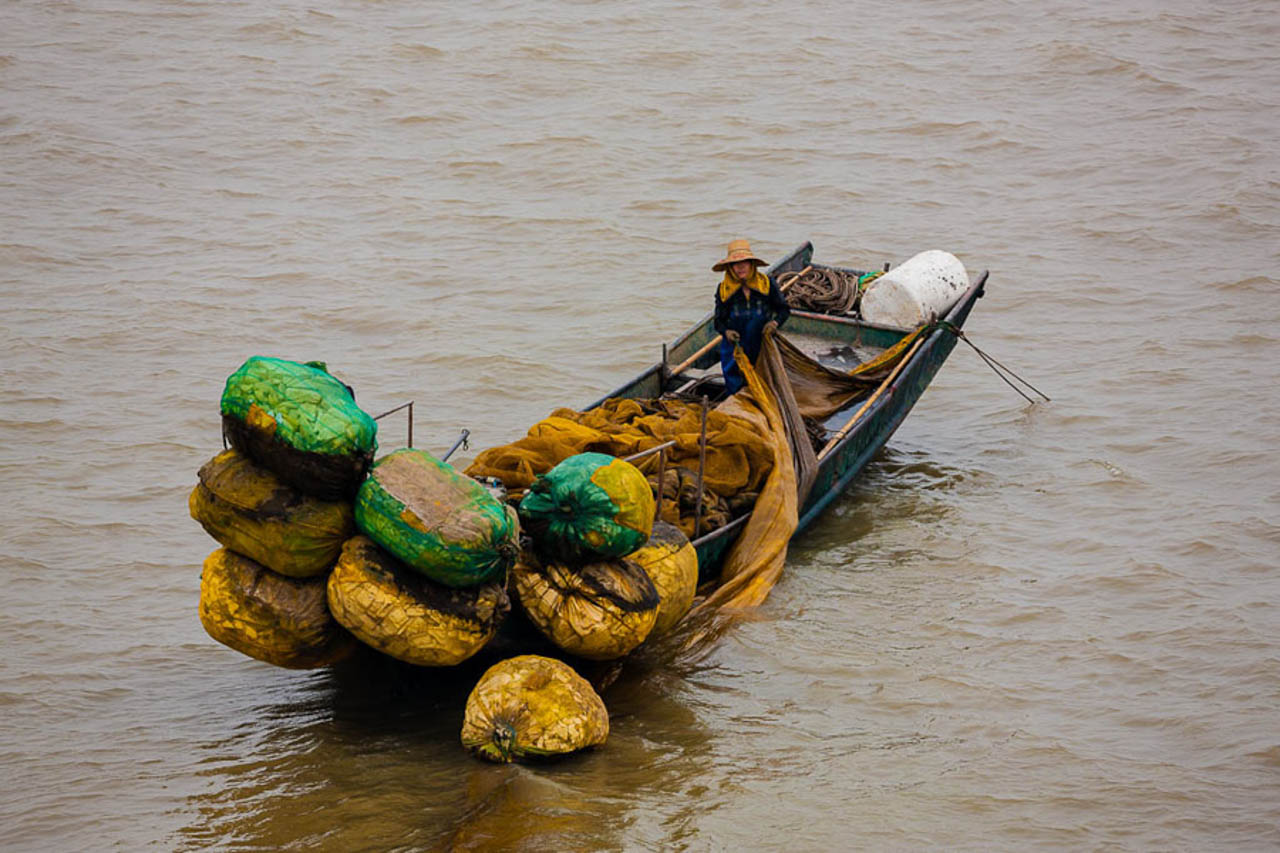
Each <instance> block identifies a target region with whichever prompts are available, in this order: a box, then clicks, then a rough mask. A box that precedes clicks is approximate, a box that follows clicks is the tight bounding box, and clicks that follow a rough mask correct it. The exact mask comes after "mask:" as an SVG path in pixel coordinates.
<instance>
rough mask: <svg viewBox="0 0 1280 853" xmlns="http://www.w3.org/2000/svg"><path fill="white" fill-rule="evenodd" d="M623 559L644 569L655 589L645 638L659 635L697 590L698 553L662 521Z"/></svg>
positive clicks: (681, 613) (680, 616) (678, 616)
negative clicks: (653, 612) (650, 624)
mask: <svg viewBox="0 0 1280 853" xmlns="http://www.w3.org/2000/svg"><path fill="white" fill-rule="evenodd" d="M627 561H628V562H631V563H635V564H636V565H637V566H639V567H640V568H642V569H644V572H645V574H647V575H648V576H649V580H651V581H653V586H654V589H656V590H657V591H658V617H657V619H656V620H655V621H654V624H653V630H652V631H650V632H649V637H660V636H662V635H663V634H665V633H667V632H668V631H670V630H671V629H672V628H673V627H675V624H676V623H677V622H679V621H680V620H681V619H683V618H684V616H685V614H686V613H688V612H689V608H690V607H691V606H692V605H693V597H694V595H695V593H697V591H698V552H697V551H696V550H694V547H693V545H692V544H691V543H690V542H689V538H688V537H687V536H685V535H684V534H683V533H681V532H680V530H679V528H677V527H676V526H675V525H673V524H668V523H667V522H665V521H659V522H656V523H655V524H654V525H653V535H652V536H650V537H649V541H648V542H646V543H645V544H644V547H643V548H640V549H639V550H638V551H635V552H633V553H631V554H628V555H627Z"/></svg>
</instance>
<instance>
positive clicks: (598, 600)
mask: <svg viewBox="0 0 1280 853" xmlns="http://www.w3.org/2000/svg"><path fill="white" fill-rule="evenodd" d="M513 579H514V581H515V586H516V592H517V594H518V595H519V596H520V605H521V607H523V608H524V611H525V613H526V614H527V615H528V617H529V621H530V622H532V623H533V624H534V625H535V626H536V627H537V629H538V630H539V631H541V632H542V633H543V634H544V635H545V636H546V637H547V639H549V640H550V641H551V642H553V643H555V644H556V645H557V646H559V647H560V648H562V649H564V650H565V651H566V652H569V653H570V654H573V655H578V656H579V657H584V658H591V659H592V660H611V659H613V658H619V657H622V656H623V655H625V654H627V653H628V652H630V651H631V650H632V649H634V648H635V647H636V646H638V645H640V644H641V643H643V642H644V640H645V637H647V636H649V632H650V631H652V630H653V625H654V623H655V622H656V621H657V619H658V591H657V589H655V588H654V585H653V581H651V580H649V576H648V575H647V574H645V573H644V570H643V569H641V568H640V567H639V566H637V565H636V564H635V563H632V562H629V561H627V560H608V561H601V562H597V563H587V564H586V565H584V566H582V567H581V568H576V569H571V568H568V567H567V566H563V565H559V564H556V563H551V562H548V563H543V562H541V561H540V560H538V558H537V557H536V556H535V555H534V554H532V553H531V552H529V551H527V550H526V551H522V552H521V554H520V559H519V560H518V561H516V568H515V571H514V573H513Z"/></svg>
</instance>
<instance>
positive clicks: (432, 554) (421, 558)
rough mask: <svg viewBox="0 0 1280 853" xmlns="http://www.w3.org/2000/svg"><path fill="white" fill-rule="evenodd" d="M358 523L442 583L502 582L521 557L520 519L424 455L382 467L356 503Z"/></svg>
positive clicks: (385, 461)
mask: <svg viewBox="0 0 1280 853" xmlns="http://www.w3.org/2000/svg"><path fill="white" fill-rule="evenodd" d="M355 511H356V524H357V525H358V526H359V527H360V529H361V530H362V531H364V532H365V533H366V534H368V536H369V537H370V538H371V539H373V540H374V541H375V542H377V543H378V544H379V545H381V546H382V547H383V548H386V549H387V550H388V551H389V552H391V554H393V555H394V556H396V557H398V558H399V559H401V560H403V561H404V562H405V563H406V564H407V565H408V566H409V567H410V568H411V569H414V570H416V571H419V572H421V573H423V574H424V575H426V576H427V577H429V578H431V579H432V580H434V581H437V582H438V583H443V584H447V585H449V586H469V585H471V584H478V583H486V582H488V581H493V580H500V579H502V578H503V577H505V576H506V573H507V571H508V569H510V568H511V565H512V563H514V562H515V558H516V555H517V553H518V552H519V550H520V548H519V544H518V542H517V537H518V535H519V530H520V523H519V520H518V519H517V518H516V512H515V510H514V509H512V508H511V507H509V506H506V505H505V504H502V503H500V502H499V501H498V500H497V499H496V498H494V497H493V495H492V494H490V492H489V490H488V489H486V488H485V487H484V486H482V485H481V484H480V483H477V482H476V481H475V480H473V479H471V478H470V477H464V476H463V475H461V474H459V473H458V472H457V470H456V469H455V468H454V467H453V466H452V465H449V464H448V463H446V462H441V461H440V460H439V459H436V458H435V457H434V456H432V455H431V454H430V453H427V452H425V451H422V450H412V449H405V450H397V451H395V452H394V453H389V454H387V455H386V456H384V457H382V458H381V459H379V460H378V462H377V464H376V465H374V466H373V470H372V471H371V472H370V474H369V478H368V479H367V480H365V482H364V485H362V486H361V487H360V492H359V494H358V495H357V496H356V507H355Z"/></svg>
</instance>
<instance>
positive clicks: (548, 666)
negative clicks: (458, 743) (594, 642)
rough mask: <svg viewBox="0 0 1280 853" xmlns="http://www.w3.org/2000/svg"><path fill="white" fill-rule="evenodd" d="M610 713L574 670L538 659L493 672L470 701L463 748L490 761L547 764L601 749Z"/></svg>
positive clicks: (498, 666)
mask: <svg viewBox="0 0 1280 853" xmlns="http://www.w3.org/2000/svg"><path fill="white" fill-rule="evenodd" d="M608 737H609V712H608V711H607V710H606V709H605V706H604V702H603V701H602V700H601V699H600V696H599V695H598V694H597V693H596V691H595V690H594V689H592V687H591V685H590V684H589V683H588V682H587V680H586V679H585V678H583V677H582V676H580V675H578V673H576V672H574V671H573V668H572V667H570V666H569V665H568V664H566V663H563V662H561V661H558V660H554V659H552V658H546V657H539V656H538V655H521V656H519V657H514V658H509V659H507V660H504V661H501V662H500V663H497V664H494V665H493V666H492V667H490V668H489V669H488V670H487V671H486V672H485V674H484V675H483V676H481V677H480V681H479V682H478V683H477V684H476V686H475V689H474V690H472V691H471V695H470V696H468V697H467V707H466V715H465V717H464V719H463V722H462V745H463V746H464V747H466V748H467V749H468V750H470V751H471V752H472V753H474V754H475V755H477V756H479V757H481V758H484V759H486V760H488V761H495V762H499V763H506V762H511V761H527V760H530V759H546V758H553V757H556V756H561V755H566V754H568V753H571V752H576V751H578V750H580V749H586V748H588V747H592V746H598V745H600V744H602V743H604V742H605V740H606V739H608Z"/></svg>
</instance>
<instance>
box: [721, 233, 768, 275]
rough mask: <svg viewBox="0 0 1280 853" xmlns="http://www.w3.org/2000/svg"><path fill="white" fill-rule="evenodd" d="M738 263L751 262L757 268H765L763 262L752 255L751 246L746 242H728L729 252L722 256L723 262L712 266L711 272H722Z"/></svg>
mask: <svg viewBox="0 0 1280 853" xmlns="http://www.w3.org/2000/svg"><path fill="white" fill-rule="evenodd" d="M738 261H751V263H753V264H755V265H756V266H758V267H762V266H765V262H764V261H762V260H760V259H759V258H757V257H756V256H755V254H753V253H752V251H751V244H750V243H748V242H747V241H746V240H730V241H729V251H728V253H727V254H726V255H725V256H724V260H722V261H720V262H719V263H717V264H716V265H715V266H713V267H712V268H711V270H712V272H724V271H725V270H726V269H728V268H729V267H731V266H733V265H734V264H736V263H737V262H738Z"/></svg>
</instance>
